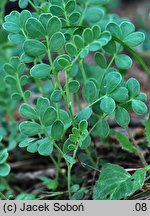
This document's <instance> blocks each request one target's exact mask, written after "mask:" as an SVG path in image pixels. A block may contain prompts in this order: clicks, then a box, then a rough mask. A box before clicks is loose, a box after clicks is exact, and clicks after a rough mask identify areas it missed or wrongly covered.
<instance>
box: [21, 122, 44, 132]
mask: <svg viewBox="0 0 150 216" xmlns="http://www.w3.org/2000/svg"><path fill="white" fill-rule="evenodd" d="M19 129H20V131H21V133H22V134H24V135H27V136H35V135H37V134H40V133H41V132H42V128H41V126H40V125H39V124H38V123H36V122H30V121H24V122H22V123H21V124H20V125H19Z"/></svg>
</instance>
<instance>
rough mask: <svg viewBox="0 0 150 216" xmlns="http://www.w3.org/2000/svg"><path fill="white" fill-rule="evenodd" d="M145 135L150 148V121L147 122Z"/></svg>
mask: <svg viewBox="0 0 150 216" xmlns="http://www.w3.org/2000/svg"><path fill="white" fill-rule="evenodd" d="M145 134H146V138H147V141H148V146H150V119H148V120H147V121H145Z"/></svg>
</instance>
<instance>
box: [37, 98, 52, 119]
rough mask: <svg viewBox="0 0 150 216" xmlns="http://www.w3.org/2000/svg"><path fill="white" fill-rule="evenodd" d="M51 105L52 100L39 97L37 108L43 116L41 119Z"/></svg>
mask: <svg viewBox="0 0 150 216" xmlns="http://www.w3.org/2000/svg"><path fill="white" fill-rule="evenodd" d="M49 106H50V102H49V100H48V98H45V97H40V98H38V100H37V104H36V108H37V109H36V110H37V113H38V114H39V116H40V117H41V119H42V117H43V115H44V113H45V111H46V110H47V109H48V108H49Z"/></svg>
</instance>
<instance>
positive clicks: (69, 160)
mask: <svg viewBox="0 0 150 216" xmlns="http://www.w3.org/2000/svg"><path fill="white" fill-rule="evenodd" d="M64 159H65V160H66V161H67V162H68V163H70V164H75V163H76V160H75V159H74V158H73V157H71V156H69V155H66V154H65V155H64Z"/></svg>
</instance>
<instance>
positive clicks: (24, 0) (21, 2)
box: [19, 0, 28, 9]
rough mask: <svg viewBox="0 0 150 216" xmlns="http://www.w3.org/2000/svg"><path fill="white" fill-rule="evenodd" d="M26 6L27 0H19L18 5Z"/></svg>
mask: <svg viewBox="0 0 150 216" xmlns="http://www.w3.org/2000/svg"><path fill="white" fill-rule="evenodd" d="M27 6H28V0H19V7H20V8H22V9H24V8H26V7H27Z"/></svg>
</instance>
